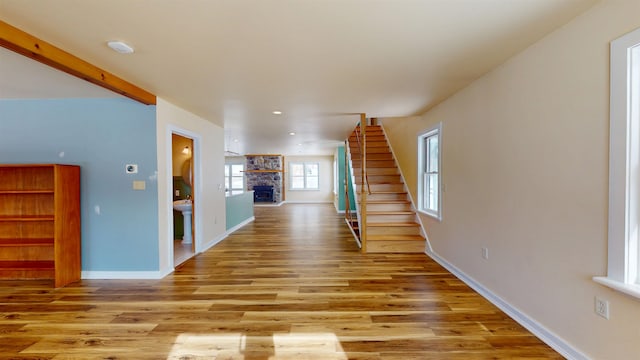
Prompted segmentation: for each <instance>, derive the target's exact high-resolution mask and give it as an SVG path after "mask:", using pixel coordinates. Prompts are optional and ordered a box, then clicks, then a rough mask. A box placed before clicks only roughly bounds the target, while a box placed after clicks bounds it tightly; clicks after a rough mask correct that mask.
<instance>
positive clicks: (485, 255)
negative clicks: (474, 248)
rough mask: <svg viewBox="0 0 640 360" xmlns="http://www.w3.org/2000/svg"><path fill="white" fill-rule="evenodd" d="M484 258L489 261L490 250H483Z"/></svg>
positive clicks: (484, 248)
mask: <svg viewBox="0 0 640 360" xmlns="http://www.w3.org/2000/svg"><path fill="white" fill-rule="evenodd" d="M482 258H483V259H485V260H489V248H486V247H483V248H482Z"/></svg>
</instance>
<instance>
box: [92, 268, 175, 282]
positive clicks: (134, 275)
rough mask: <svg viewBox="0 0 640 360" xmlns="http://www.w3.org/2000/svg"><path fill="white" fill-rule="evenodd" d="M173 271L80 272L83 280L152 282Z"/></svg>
mask: <svg viewBox="0 0 640 360" xmlns="http://www.w3.org/2000/svg"><path fill="white" fill-rule="evenodd" d="M172 272H173V269H168V270H165V271H82V273H81V276H80V277H81V278H82V279H84V280H147V279H148V280H153V279H162V278H163V277H165V276H167V275H169V274H171V273H172Z"/></svg>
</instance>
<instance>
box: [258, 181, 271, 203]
mask: <svg viewBox="0 0 640 360" xmlns="http://www.w3.org/2000/svg"><path fill="white" fill-rule="evenodd" d="M273 201H274V199H273V186H272V185H254V186H253V202H273Z"/></svg>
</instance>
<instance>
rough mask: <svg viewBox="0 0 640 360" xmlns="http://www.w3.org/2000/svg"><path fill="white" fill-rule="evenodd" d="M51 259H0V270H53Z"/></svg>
mask: <svg viewBox="0 0 640 360" xmlns="http://www.w3.org/2000/svg"><path fill="white" fill-rule="evenodd" d="M54 269H55V266H54V262H53V261H0V270H54Z"/></svg>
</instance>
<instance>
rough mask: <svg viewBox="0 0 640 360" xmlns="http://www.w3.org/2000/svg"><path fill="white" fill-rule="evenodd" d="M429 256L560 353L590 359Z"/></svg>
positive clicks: (578, 359) (431, 254) (579, 359)
mask: <svg viewBox="0 0 640 360" xmlns="http://www.w3.org/2000/svg"><path fill="white" fill-rule="evenodd" d="M426 254H427V255H428V256H429V257H431V258H432V259H433V260H435V261H436V262H437V263H438V264H440V265H442V266H443V267H444V268H445V269H447V270H449V272H451V273H452V274H453V275H455V276H456V277H457V278H458V279H460V280H462V281H463V282H464V283H465V284H467V285H469V287H471V288H472V289H473V290H475V291H477V292H478V293H479V294H480V295H482V296H483V297H484V298H485V299H487V300H489V301H490V302H491V303H492V304H493V305H495V306H497V307H498V308H499V309H500V310H502V311H504V312H505V313H506V314H507V315H509V316H510V317H512V318H513V319H514V320H515V321H516V322H517V323H518V324H520V325H522V326H523V327H525V328H526V329H527V330H529V331H530V332H532V333H533V334H534V335H536V336H537V337H538V338H540V340H542V341H544V342H545V343H546V344H547V345H549V346H550V347H552V348H553V349H554V350H555V351H557V352H559V353H560V355H562V356H564V357H566V358H567V359H570V360H589V357H587V356H586V355H585V354H583V353H581V352H580V351H579V350H578V349H576V348H574V347H573V346H571V345H570V344H569V343H567V342H566V341H564V339H562V338H561V337H559V336H558V335H556V334H555V333H553V332H552V331H551V330H549V329H547V328H546V327H544V326H542V325H541V324H540V323H538V322H537V321H535V320H534V319H533V318H531V317H530V316H528V315H527V314H525V313H524V312H522V311H521V310H519V309H518V308H516V307H514V306H513V305H511V304H509V303H508V302H507V301H505V300H504V299H502V298H501V297H499V296H498V295H496V294H494V293H493V292H491V291H490V290H489V289H487V288H485V287H484V286H483V285H482V284H481V283H479V282H477V281H476V280H475V279H473V278H472V277H470V276H469V275H467V274H465V273H464V272H462V271H461V270H460V269H458V268H457V267H455V266H454V265H452V264H451V263H449V262H448V261H447V260H445V259H444V258H442V257H440V256H439V255H438V254H436V253H435V252H432V251H431V252H427V253H426Z"/></svg>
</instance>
